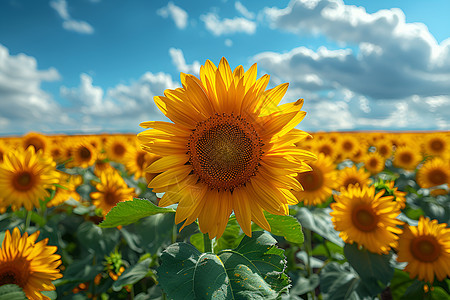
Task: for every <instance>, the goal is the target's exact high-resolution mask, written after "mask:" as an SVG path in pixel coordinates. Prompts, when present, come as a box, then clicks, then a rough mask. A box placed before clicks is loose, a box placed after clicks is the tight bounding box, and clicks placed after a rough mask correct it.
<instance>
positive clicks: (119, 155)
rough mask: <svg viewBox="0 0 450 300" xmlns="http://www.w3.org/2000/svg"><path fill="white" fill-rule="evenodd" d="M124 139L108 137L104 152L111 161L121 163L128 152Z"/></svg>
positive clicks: (126, 142)
mask: <svg viewBox="0 0 450 300" xmlns="http://www.w3.org/2000/svg"><path fill="white" fill-rule="evenodd" d="M128 144H129V143H128V141H127V139H126V138H125V137H122V136H114V137H112V136H111V137H109V138H108V139H107V141H106V144H105V150H106V154H107V156H108V158H109V159H110V160H112V161H115V162H118V163H123V162H124V160H125V156H126V154H127V152H128V149H129V146H128Z"/></svg>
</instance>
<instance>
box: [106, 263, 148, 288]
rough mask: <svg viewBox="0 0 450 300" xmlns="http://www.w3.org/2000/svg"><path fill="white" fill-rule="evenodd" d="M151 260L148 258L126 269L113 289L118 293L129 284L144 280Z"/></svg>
mask: <svg viewBox="0 0 450 300" xmlns="http://www.w3.org/2000/svg"><path fill="white" fill-rule="evenodd" d="M150 262H151V259H150V258H147V259H144V260H143V261H141V262H139V263H137V264H135V265H134V266H132V267H130V268H128V269H126V270H125V271H124V272H123V273H122V275H120V277H119V278H118V279H117V280H116V281H115V282H114V284H113V286H112V289H113V290H114V291H116V292H118V291H120V290H121V289H122V288H123V287H124V286H125V285H127V284H135V283H136V282H138V281H139V280H141V279H142V278H144V277H145V276H146V275H147V273H148V271H149V265H150Z"/></svg>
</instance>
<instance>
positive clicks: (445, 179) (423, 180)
mask: <svg viewBox="0 0 450 300" xmlns="http://www.w3.org/2000/svg"><path fill="white" fill-rule="evenodd" d="M416 180H417V183H418V184H419V186H420V187H422V188H431V187H435V186H438V185H442V184H450V169H449V164H448V163H445V162H444V161H443V160H441V159H440V158H434V159H432V160H429V161H427V162H425V163H424V164H423V165H422V166H421V167H420V169H419V170H418V171H417V174H416Z"/></svg>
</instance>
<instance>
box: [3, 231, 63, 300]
mask: <svg viewBox="0 0 450 300" xmlns="http://www.w3.org/2000/svg"><path fill="white" fill-rule="evenodd" d="M38 236H39V231H37V232H35V233H33V234H32V235H30V236H28V233H26V232H25V233H24V234H23V235H22V236H21V234H20V231H19V229H18V228H17V227H16V228H14V229H13V232H12V234H11V233H10V231H9V230H6V233H5V238H4V240H3V243H2V248H1V249H0V286H2V285H4V284H16V285H18V286H20V287H21V288H22V289H23V291H24V293H25V295H26V296H27V298H28V299H33V300H34V299H50V298H48V297H46V296H44V295H42V294H41V293H40V292H41V291H52V290H55V286H54V285H53V283H52V280H55V279H58V278H61V277H62V274H61V273H60V270H59V269H58V266H59V265H60V264H61V256H59V255H58V254H54V253H55V252H56V250H57V249H58V248H57V247H56V246H48V245H47V242H48V239H44V240H42V241H40V242H37V243H36V240H37V238H38Z"/></svg>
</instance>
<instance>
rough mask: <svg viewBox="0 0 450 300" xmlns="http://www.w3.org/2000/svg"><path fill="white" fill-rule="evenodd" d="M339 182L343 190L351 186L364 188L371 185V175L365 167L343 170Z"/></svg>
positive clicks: (340, 172)
mask: <svg viewBox="0 0 450 300" xmlns="http://www.w3.org/2000/svg"><path fill="white" fill-rule="evenodd" d="M338 180H339V185H340V186H341V189H347V188H348V187H349V186H351V185H359V186H360V187H363V186H366V185H369V184H370V183H371V180H370V173H369V172H367V171H366V170H365V169H364V168H363V167H361V168H359V169H358V168H357V167H356V166H352V167H347V168H344V169H341V170H340V171H339V178H338Z"/></svg>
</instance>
